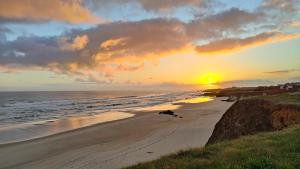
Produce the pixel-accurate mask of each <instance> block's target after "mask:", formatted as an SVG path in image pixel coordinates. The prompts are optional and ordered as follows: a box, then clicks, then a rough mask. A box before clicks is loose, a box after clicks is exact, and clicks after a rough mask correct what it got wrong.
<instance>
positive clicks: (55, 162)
mask: <svg viewBox="0 0 300 169" xmlns="http://www.w3.org/2000/svg"><path fill="white" fill-rule="evenodd" d="M231 104H232V103H228V102H222V101H221V99H220V98H215V100H213V101H209V102H204V103H182V104H181V105H182V106H181V107H180V108H178V109H176V110H174V111H175V112H176V114H179V115H181V116H183V118H182V119H180V118H175V117H171V116H167V115H158V112H157V111H154V112H153V111H150V112H138V113H135V114H136V115H135V116H134V117H132V118H127V119H121V120H117V121H111V122H108V123H101V124H95V125H92V126H88V127H84V128H79V129H75V130H72V131H67V132H63V133H58V134H55V135H51V136H47V137H43V138H38V139H34V140H28V141H24V142H17V143H9V144H4V145H0V154H5V155H0V157H1V158H0V168H7V167H9V168H33V169H34V168H110V169H113V168H121V167H126V166H129V165H132V164H136V163H138V162H143V161H148V160H151V159H156V158H159V157H160V156H162V155H166V154H169V153H172V152H176V151H178V150H181V149H188V148H192V147H199V146H203V145H205V143H206V141H207V140H208V138H209V137H210V135H211V133H212V130H213V127H214V125H215V123H216V122H217V121H218V120H219V119H220V118H221V116H222V115H223V113H224V112H225V111H226V110H227V109H228V108H229V107H230V106H231ZM199 112H200V113H199ZM187 137H189V138H190V139H189V140H188V141H187V140H186V139H185V138H187ZM4 161H5V162H4ZM90 165H91V166H90Z"/></svg>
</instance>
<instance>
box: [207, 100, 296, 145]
mask: <svg viewBox="0 0 300 169" xmlns="http://www.w3.org/2000/svg"><path fill="white" fill-rule="evenodd" d="M296 96H298V95H293V96H288V95H276V96H269V97H268V99H267V98H261V97H259V98H258V97H255V98H248V99H242V100H239V101H237V102H236V103H234V104H233V105H232V106H231V107H230V108H229V109H228V110H227V111H226V112H225V114H224V115H223V117H222V118H221V120H220V121H219V122H218V123H217V124H216V126H215V129H214V131H213V133H212V135H211V137H210V138H209V141H208V144H212V143H216V142H218V141H223V140H229V139H234V138H238V137H239V136H243V135H250V134H255V133H258V132H263V131H274V130H280V129H283V128H284V127H287V126H290V125H294V124H298V123H300V105H299V104H287V103H293V102H297V99H295V97H296ZM288 97H289V98H290V99H287V98H288ZM280 98H285V99H280ZM296 98H297V97H296ZM283 102H284V104H283ZM297 103H298V102H297Z"/></svg>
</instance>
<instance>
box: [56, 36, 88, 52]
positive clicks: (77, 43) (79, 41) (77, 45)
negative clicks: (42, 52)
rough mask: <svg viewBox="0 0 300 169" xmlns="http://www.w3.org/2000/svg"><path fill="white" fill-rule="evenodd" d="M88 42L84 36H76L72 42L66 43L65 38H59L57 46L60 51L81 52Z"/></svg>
mask: <svg viewBox="0 0 300 169" xmlns="http://www.w3.org/2000/svg"><path fill="white" fill-rule="evenodd" d="M88 41H89V38H88V37H87V36H86V35H82V36H76V37H75V38H74V39H73V41H72V42H71V43H70V42H68V38H67V37H61V38H59V39H58V44H59V46H60V48H61V49H62V50H70V51H74V50H81V49H83V48H84V47H85V46H86V45H87V43H88Z"/></svg>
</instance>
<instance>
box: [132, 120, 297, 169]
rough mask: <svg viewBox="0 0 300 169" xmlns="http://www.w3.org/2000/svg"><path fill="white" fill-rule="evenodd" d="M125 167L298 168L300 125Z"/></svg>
mask: <svg viewBox="0 0 300 169" xmlns="http://www.w3.org/2000/svg"><path fill="white" fill-rule="evenodd" d="M127 169H300V126H299V125H298V126H295V127H291V128H287V129H284V130H282V131H276V132H269V133H261V134H257V135H252V136H246V137H241V138H240V139H236V140H232V141H225V142H221V143H218V144H213V145H208V146H206V147H204V148H199V149H192V150H187V151H181V152H179V153H177V154H172V155H169V156H165V157H162V158H160V159H158V160H155V161H151V162H147V163H143V164H138V165H136V166H132V167H129V168H127Z"/></svg>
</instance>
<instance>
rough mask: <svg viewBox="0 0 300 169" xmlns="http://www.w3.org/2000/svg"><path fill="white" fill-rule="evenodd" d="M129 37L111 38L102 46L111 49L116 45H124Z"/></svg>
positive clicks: (101, 45)
mask: <svg viewBox="0 0 300 169" xmlns="http://www.w3.org/2000/svg"><path fill="white" fill-rule="evenodd" d="M127 39H128V38H118V39H109V40H106V41H104V42H102V43H101V44H100V47H101V48H102V49H105V50H109V49H111V48H113V47H114V46H123V45H125V43H126V40H127Z"/></svg>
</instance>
